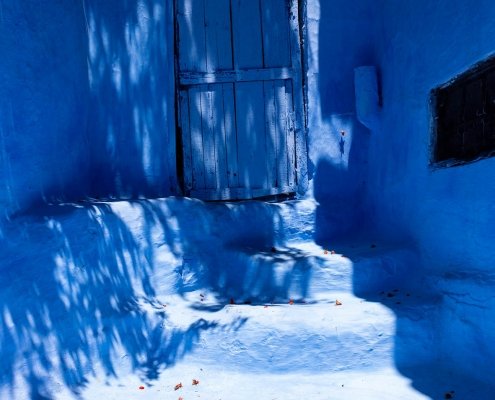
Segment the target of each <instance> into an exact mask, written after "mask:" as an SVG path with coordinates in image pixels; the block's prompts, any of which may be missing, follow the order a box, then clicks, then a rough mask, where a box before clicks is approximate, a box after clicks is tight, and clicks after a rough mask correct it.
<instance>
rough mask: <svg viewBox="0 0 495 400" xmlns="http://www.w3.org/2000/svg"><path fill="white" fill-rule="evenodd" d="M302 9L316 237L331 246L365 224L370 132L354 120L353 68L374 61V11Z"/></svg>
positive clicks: (361, 2)
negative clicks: (305, 34) (304, 26)
mask: <svg viewBox="0 0 495 400" xmlns="http://www.w3.org/2000/svg"><path fill="white" fill-rule="evenodd" d="M307 9H308V12H307V41H306V50H307V57H308V103H309V138H308V142H309V156H310V165H311V166H312V170H310V173H311V172H312V178H313V181H312V182H313V191H314V197H315V199H316V200H317V201H318V203H319V206H318V208H317V215H316V227H315V229H316V239H317V240H318V241H320V242H328V241H332V242H333V241H335V240H338V239H341V238H343V237H345V236H348V235H349V234H353V235H355V233H356V231H363V230H364V229H365V228H366V226H367V223H366V221H367V215H368V214H369V207H368V196H367V182H366V180H367V171H368V165H367V158H368V141H369V138H370V132H369V130H368V129H367V128H365V127H364V126H363V125H361V124H360V123H359V122H358V121H357V119H356V113H355V100H354V68H356V67H358V66H361V65H369V64H373V63H374V62H375V59H374V46H375V42H374V33H375V23H376V18H375V17H376V13H377V9H376V7H375V5H374V2H370V1H367V0H356V1H352V2H349V1H344V0H334V1H319V0H308V2H307ZM342 131H344V132H345V136H342V134H341V132H342Z"/></svg>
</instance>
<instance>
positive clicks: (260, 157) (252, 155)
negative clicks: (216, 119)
mask: <svg viewBox="0 0 495 400" xmlns="http://www.w3.org/2000/svg"><path fill="white" fill-rule="evenodd" d="M235 102H236V120H237V139H238V148H239V152H238V162H239V184H240V186H241V187H246V188H251V189H254V188H261V187H265V185H266V167H265V166H266V148H265V135H264V132H265V118H264V116H265V110H264V98H263V83H262V82H240V83H237V84H236V90H235Z"/></svg>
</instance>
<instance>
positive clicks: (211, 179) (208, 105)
mask: <svg viewBox="0 0 495 400" xmlns="http://www.w3.org/2000/svg"><path fill="white" fill-rule="evenodd" d="M202 88H203V90H202V91H201V94H200V96H201V117H202V122H201V123H202V131H203V157H204V158H203V163H204V168H205V188H206V189H216V172H217V171H216V164H217V161H216V157H215V129H216V126H215V124H216V120H215V118H216V116H215V109H214V108H213V103H214V101H213V91H212V90H211V87H210V86H209V85H208V86H202Z"/></svg>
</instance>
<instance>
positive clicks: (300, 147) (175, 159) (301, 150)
mask: <svg viewBox="0 0 495 400" xmlns="http://www.w3.org/2000/svg"><path fill="white" fill-rule="evenodd" d="M178 1H180V0H172V1H170V2H167V3H168V4H169V6H168V7H167V11H169V13H170V19H169V21H170V22H171V23H170V24H169V30H168V31H167V33H170V32H172V33H173V34H172V35H170V36H171V37H172V39H171V41H172V42H173V43H172V44H173V46H171V47H168V48H173V49H174V60H173V61H174V62H173V67H171V68H169V70H170V71H169V72H171V73H173V75H172V77H173V78H171V80H170V81H171V82H172V81H173V87H172V90H171V91H170V92H173V93H174V107H173V108H174V113H173V114H174V118H173V119H172V118H169V120H173V123H174V125H175V126H174V127H173V128H172V129H170V130H169V134H168V137H169V148H168V155H169V168H170V186H171V193H172V194H176V195H179V196H186V195H187V193H186V192H185V182H184V163H183V151H182V132H181V129H180V125H179V121H180V115H179V112H180V108H179V104H180V84H179V73H178V72H179V71H180V69H179V41H178V37H179V24H178V19H177V10H178ZM288 1H290V2H292V6H291V9H290V14H289V18H290V16H291V15H293V14H294V13H296V15H297V26H298V29H297V31H295V30H294V29H291V33H290V34H291V35H293V34H295V35H296V38H295V39H294V40H293V41H291V46H293V45H294V43H297V45H298V48H297V49H296V50H297V52H298V54H299V60H298V64H299V65H298V66H296V68H299V69H300V71H301V74H300V79H294V83H295V84H298V85H299V86H300V88H301V89H300V91H301V93H298V96H301V99H300V101H298V103H300V104H301V106H300V111H299V112H301V113H302V115H301V116H300V118H297V117H296V121H301V124H302V126H301V127H298V128H296V132H295V137H296V144H295V148H296V177H297V185H296V192H297V194H299V195H303V194H305V193H306V191H307V190H308V180H309V175H308V162H309V149H308V87H307V66H308V60H307V49H306V38H307V31H306V27H307V23H306V21H307V0H288ZM291 22H292V21H289V23H291ZM171 41H168V42H167V44H171V43H170V42H171ZM170 92H169V93H170ZM171 125H172V124H171V123H169V125H168V126H169V128H171ZM225 201H229V200H225Z"/></svg>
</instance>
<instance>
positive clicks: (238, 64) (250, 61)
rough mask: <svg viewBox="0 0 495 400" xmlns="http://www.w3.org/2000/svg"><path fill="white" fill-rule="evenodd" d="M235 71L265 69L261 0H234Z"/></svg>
mask: <svg viewBox="0 0 495 400" xmlns="http://www.w3.org/2000/svg"><path fill="white" fill-rule="evenodd" d="M232 30H233V31H232V35H233V38H234V43H233V48H234V65H235V69H246V68H261V67H263V51H262V40H261V17H260V4H259V0H232Z"/></svg>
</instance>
